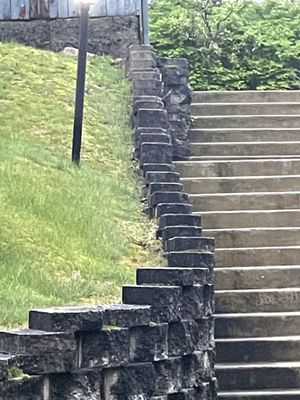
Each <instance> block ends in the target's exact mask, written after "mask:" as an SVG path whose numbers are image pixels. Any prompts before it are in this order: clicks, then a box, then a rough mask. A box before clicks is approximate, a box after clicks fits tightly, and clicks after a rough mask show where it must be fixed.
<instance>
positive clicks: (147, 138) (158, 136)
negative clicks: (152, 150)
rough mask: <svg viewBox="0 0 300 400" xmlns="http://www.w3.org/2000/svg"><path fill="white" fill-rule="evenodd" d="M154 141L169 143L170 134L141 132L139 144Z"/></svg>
mask: <svg viewBox="0 0 300 400" xmlns="http://www.w3.org/2000/svg"><path fill="white" fill-rule="evenodd" d="M148 142H154V143H169V144H170V143H171V137H170V135H168V134H166V133H141V134H140V140H139V146H141V145H142V144H143V143H148Z"/></svg>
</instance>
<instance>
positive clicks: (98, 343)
mask: <svg viewBox="0 0 300 400" xmlns="http://www.w3.org/2000/svg"><path fill="white" fill-rule="evenodd" d="M79 340H80V354H79V360H80V361H79V368H85V369H91V368H100V367H118V366H121V365H125V364H128V362H129V331H128V329H126V328H111V329H108V328H107V329H103V330H102V331H100V332H83V333H81V334H80V339H79Z"/></svg>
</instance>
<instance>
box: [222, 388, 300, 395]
mask: <svg viewBox="0 0 300 400" xmlns="http://www.w3.org/2000/svg"><path fill="white" fill-rule="evenodd" d="M289 394H290V395H294V394H299V395H300V389H261V390H250V391H249V390H243V391H232V392H231V391H226V392H219V396H222V397H224V396H230V397H232V396H233V397H240V396H250V397H251V396H253V397H255V396H264V395H265V396H270V395H274V396H275V395H276V396H277V395H289Z"/></svg>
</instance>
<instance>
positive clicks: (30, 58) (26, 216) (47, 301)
mask: <svg viewBox="0 0 300 400" xmlns="http://www.w3.org/2000/svg"><path fill="white" fill-rule="evenodd" d="M0 62H1V70H0V325H2V326H9V325H20V324H24V323H25V321H26V319H27V312H28V309H29V308H30V307H37V306H50V305H63V304H75V303H76V304H77V303H92V302H108V301H118V300H119V297H120V290H119V289H120V286H121V285H122V284H124V283H125V282H133V279H134V274H135V268H136V266H138V265H139V264H142V263H146V264H148V263H151V262H152V263H153V262H154V263H155V260H156V257H157V259H159V254H158V253H156V252H155V251H154V250H153V249H154V248H155V246H151V240H152V238H153V237H154V235H153V230H154V227H153V226H152V225H151V224H150V223H149V222H148V221H147V220H146V218H144V217H143V216H142V213H141V205H140V200H139V189H138V185H137V182H136V180H135V176H134V173H133V166H132V165H130V152H131V132H130V130H129V128H128V111H129V99H130V88H129V84H128V82H127V81H126V80H124V79H123V75H122V71H121V69H120V68H118V67H116V66H113V65H112V61H111V60H110V59H109V58H103V57H95V58H93V59H91V60H90V61H89V63H88V79H87V95H86V107H85V124H84V138H83V150H82V151H83V153H82V156H83V157H82V164H81V167H80V168H77V167H75V166H73V165H72V164H71V163H70V161H69V159H70V152H71V136H72V123H73V110H74V91H75V76H76V60H75V59H74V58H68V57H66V56H63V55H62V54H55V53H51V52H46V51H40V50H36V49H32V48H29V47H23V46H19V45H14V44H0Z"/></svg>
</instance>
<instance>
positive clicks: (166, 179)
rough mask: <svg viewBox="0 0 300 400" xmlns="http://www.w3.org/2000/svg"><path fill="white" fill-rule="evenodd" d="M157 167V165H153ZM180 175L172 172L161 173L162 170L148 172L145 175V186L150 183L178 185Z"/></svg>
mask: <svg viewBox="0 0 300 400" xmlns="http://www.w3.org/2000/svg"><path fill="white" fill-rule="evenodd" d="M154 165H157V164H154ZM179 180H180V174H179V173H178V172H174V171H168V170H167V171H163V170H158V171H157V170H156V171H153V170H151V171H150V170H148V171H147V173H146V175H145V182H146V184H148V185H149V184H150V183H155V182H157V183H179Z"/></svg>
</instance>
